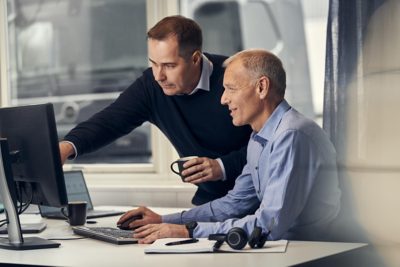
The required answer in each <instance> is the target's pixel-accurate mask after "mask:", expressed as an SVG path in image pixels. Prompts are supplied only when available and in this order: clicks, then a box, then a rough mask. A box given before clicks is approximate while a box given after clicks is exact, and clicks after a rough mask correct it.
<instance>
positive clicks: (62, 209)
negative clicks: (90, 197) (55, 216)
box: [61, 207, 69, 220]
mask: <svg viewBox="0 0 400 267" xmlns="http://www.w3.org/2000/svg"><path fill="white" fill-rule="evenodd" d="M65 208H66V207H62V208H61V214H62V215H63V216H64V217H65V219H67V220H68V219H69V218H68V215H67V213H66V211H65Z"/></svg>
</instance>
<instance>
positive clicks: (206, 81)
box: [189, 54, 214, 95]
mask: <svg viewBox="0 0 400 267" xmlns="http://www.w3.org/2000/svg"><path fill="white" fill-rule="evenodd" d="M201 57H202V68H201V76H200V80H199V83H198V84H197V85H196V87H195V88H194V90H193V91H192V92H191V93H190V94H189V95H193V94H194V93H196V92H197V91H198V90H199V89H201V90H204V91H210V76H211V74H212V71H213V68H214V67H213V64H212V62H211V61H210V60H209V59H208V58H207V57H206V56H205V55H204V54H202V55H201Z"/></svg>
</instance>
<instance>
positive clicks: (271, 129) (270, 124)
mask: <svg viewBox="0 0 400 267" xmlns="http://www.w3.org/2000/svg"><path fill="white" fill-rule="evenodd" d="M290 108H291V106H290V105H289V103H288V102H287V101H286V100H282V102H281V103H280V104H279V105H278V106H277V107H276V109H275V110H274V112H272V114H271V116H270V117H269V118H268V119H267V121H266V122H265V123H264V125H263V127H262V128H261V130H260V131H259V132H258V133H256V132H253V134H252V136H251V137H252V138H253V139H254V140H255V141H257V142H259V143H261V144H265V143H266V142H267V141H268V140H270V139H271V138H272V136H273V135H274V133H275V131H276V129H277V128H278V126H279V124H280V122H281V120H282V117H283V115H284V114H285V113H286V111H288V110H289V109H290Z"/></svg>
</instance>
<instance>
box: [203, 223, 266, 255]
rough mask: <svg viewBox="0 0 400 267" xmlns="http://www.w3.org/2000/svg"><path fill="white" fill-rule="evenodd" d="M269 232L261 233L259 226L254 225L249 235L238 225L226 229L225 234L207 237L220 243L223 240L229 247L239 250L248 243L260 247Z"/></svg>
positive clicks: (262, 245)
mask: <svg viewBox="0 0 400 267" xmlns="http://www.w3.org/2000/svg"><path fill="white" fill-rule="evenodd" d="M268 235H269V232H268V233H266V234H263V232H262V229H261V227H258V226H255V227H254V230H253V232H252V233H251V234H250V237H248V236H247V233H246V231H245V230H243V229H242V228H240V227H234V228H232V229H230V230H229V231H228V233H227V234H212V235H210V236H209V237H208V239H210V240H216V241H217V242H220V244H221V245H222V243H223V242H224V241H225V242H226V243H227V244H228V245H229V246H230V247H231V248H233V249H237V250H240V249H242V248H244V247H245V246H246V244H247V243H248V244H249V246H250V247H251V248H262V247H264V244H265V242H266V241H267V237H268Z"/></svg>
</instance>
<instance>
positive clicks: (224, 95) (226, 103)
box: [221, 90, 228, 105]
mask: <svg viewBox="0 0 400 267" xmlns="http://www.w3.org/2000/svg"><path fill="white" fill-rule="evenodd" d="M221 104H222V105H228V99H227V97H226V90H224V92H223V94H222V96H221Z"/></svg>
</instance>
